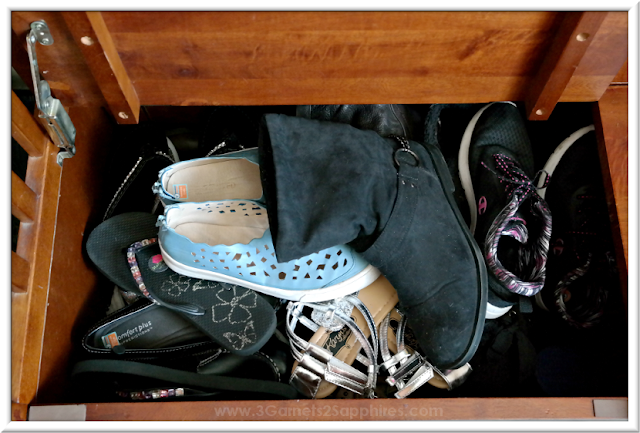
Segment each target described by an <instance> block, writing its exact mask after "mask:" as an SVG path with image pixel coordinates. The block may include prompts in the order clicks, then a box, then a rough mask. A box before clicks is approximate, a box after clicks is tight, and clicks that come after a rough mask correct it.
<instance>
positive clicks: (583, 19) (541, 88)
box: [524, 12, 607, 120]
mask: <svg viewBox="0 0 640 433" xmlns="http://www.w3.org/2000/svg"><path fill="white" fill-rule="evenodd" d="M606 16H607V12H567V13H566V14H565V15H564V19H563V20H562V23H561V24H560V28H559V29H558V32H557V33H556V35H555V36H554V38H553V42H552V43H551V46H550V48H549V50H548V51H547V53H546V55H545V58H544V60H543V61H542V64H541V65H540V68H539V70H538V71H537V73H536V75H535V77H534V78H533V79H532V80H531V85H530V88H529V92H528V93H527V96H526V99H525V101H524V102H525V111H526V115H527V118H528V119H529V120H547V119H548V118H549V116H550V115H551V112H552V111H553V109H554V108H555V106H556V104H557V103H558V100H559V99H560V96H561V95H562V93H563V92H564V90H565V88H566V87H567V84H568V83H569V80H571V77H572V76H573V74H574V72H575V70H576V68H577V67H578V65H579V64H580V61H581V60H582V57H583V56H584V54H585V53H586V52H587V49H588V48H589V45H590V44H591V42H592V41H593V39H594V36H595V35H596V34H597V32H598V30H599V29H600V25H601V24H602V22H603V21H604V19H605V18H606Z"/></svg>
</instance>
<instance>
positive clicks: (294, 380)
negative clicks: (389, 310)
mask: <svg viewBox="0 0 640 433" xmlns="http://www.w3.org/2000/svg"><path fill="white" fill-rule="evenodd" d="M305 306H306V307H310V308H312V309H313V313H312V314H311V317H312V318H311V319H309V318H308V317H307V316H305V315H304V314H303V309H304V307H305ZM354 307H355V308H357V309H358V310H359V311H360V312H361V313H362V316H363V317H364V318H365V322H366V323H367V326H368V327H369V330H370V336H371V342H370V341H369V339H368V338H366V337H365V335H364V334H363V332H362V330H361V329H360V328H359V326H358V325H357V324H356V323H355V321H354V320H353V319H352V318H351V311H352V310H353V308H354ZM298 323H300V324H302V325H303V326H305V327H307V328H308V329H310V330H311V331H313V332H316V331H317V330H318V329H319V328H320V326H324V327H326V328H327V329H329V330H332V331H337V330H340V329H342V328H343V327H345V326H347V327H348V328H349V329H350V330H351V332H352V333H353V335H355V336H356V339H357V341H358V342H359V343H360V345H361V348H362V349H361V352H360V353H358V355H357V357H356V360H357V361H359V362H360V363H361V364H362V365H364V366H365V368H366V371H367V373H366V374H365V373H363V372H362V371H360V370H358V369H357V368H355V367H353V366H351V365H349V364H347V363H345V362H343V361H341V360H339V359H337V358H336V357H335V356H333V353H332V352H331V351H329V350H327V349H325V348H322V347H320V346H317V345H315V344H313V343H310V342H308V341H305V340H304V339H303V338H301V337H299V336H298V335H296V333H295V330H296V326H297V325H298ZM286 325H287V334H288V336H289V341H290V346H291V351H292V353H293V356H294V358H295V359H296V361H297V362H298V365H297V366H296V367H295V368H294V370H293V372H292V374H291V379H290V381H289V383H290V384H291V385H292V386H294V387H295V388H296V389H297V390H298V391H300V392H301V393H302V394H304V395H306V396H307V397H311V398H315V397H316V394H317V392H318V390H319V388H320V385H321V384H322V382H323V381H327V382H330V383H333V384H335V385H338V386H340V387H342V388H346V389H348V390H350V391H353V392H354V393H357V394H360V395H363V396H365V397H367V398H375V394H374V389H375V386H376V381H377V371H378V365H377V356H378V337H377V332H376V327H375V322H374V320H373V317H372V315H371V313H370V312H369V309H368V308H367V307H366V306H365V305H364V303H362V301H361V300H360V299H358V298H357V297H355V296H353V295H349V296H345V297H344V298H339V299H336V300H333V301H329V302H323V303H304V302H289V304H288V305H287V318H286ZM362 351H364V355H363V354H362Z"/></svg>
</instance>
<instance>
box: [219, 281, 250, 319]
mask: <svg viewBox="0 0 640 433" xmlns="http://www.w3.org/2000/svg"><path fill="white" fill-rule="evenodd" d="M257 296H258V295H256V292H254V291H253V290H247V289H242V288H241V289H238V287H237V286H233V288H232V289H230V290H229V289H220V290H218V293H216V298H218V300H219V301H220V302H219V303H217V304H214V305H213V306H212V307H211V313H212V314H211V316H212V320H213V321H214V322H215V323H220V322H224V321H225V320H226V321H227V322H229V323H230V324H232V325H235V324H237V323H246V322H247V321H249V320H251V317H252V314H251V310H252V309H253V308H256V305H257V302H256V301H257ZM252 323H253V322H252Z"/></svg>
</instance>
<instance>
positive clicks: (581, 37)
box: [576, 33, 591, 42]
mask: <svg viewBox="0 0 640 433" xmlns="http://www.w3.org/2000/svg"><path fill="white" fill-rule="evenodd" d="M589 36H591V35H590V34H589V33H580V34H579V35H578V36H576V39H577V40H579V41H580V42H584V41H586V40H587V39H589Z"/></svg>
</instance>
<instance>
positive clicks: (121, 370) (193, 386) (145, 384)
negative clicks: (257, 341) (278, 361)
mask: <svg viewBox="0 0 640 433" xmlns="http://www.w3.org/2000/svg"><path fill="white" fill-rule="evenodd" d="M71 378H72V381H73V383H74V384H75V386H76V387H77V388H78V390H79V392H81V393H82V394H87V397H88V398H91V397H89V395H93V396H95V397H96V398H98V399H107V400H113V398H114V397H116V396H119V397H121V398H124V399H127V400H157V399H162V400H201V399H206V400H211V399H224V400H234V399H235V400H239V399H242V400H251V399H256V400H281V399H294V398H297V397H298V392H297V391H296V390H295V388H293V387H292V386H291V385H289V384H287V383H280V382H277V381H275V380H263V379H248V378H244V377H229V376H223V375H218V374H206V373H194V372H190V371H184V370H176V369H172V368H167V367H162V366H158V365H149V364H143V363H140V362H133V361H116V360H112V359H99V360H89V361H80V362H78V363H77V364H76V365H75V366H74V367H73V370H72V372H71Z"/></svg>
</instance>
